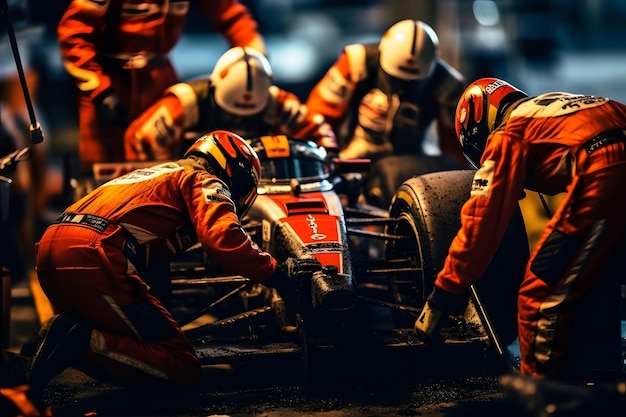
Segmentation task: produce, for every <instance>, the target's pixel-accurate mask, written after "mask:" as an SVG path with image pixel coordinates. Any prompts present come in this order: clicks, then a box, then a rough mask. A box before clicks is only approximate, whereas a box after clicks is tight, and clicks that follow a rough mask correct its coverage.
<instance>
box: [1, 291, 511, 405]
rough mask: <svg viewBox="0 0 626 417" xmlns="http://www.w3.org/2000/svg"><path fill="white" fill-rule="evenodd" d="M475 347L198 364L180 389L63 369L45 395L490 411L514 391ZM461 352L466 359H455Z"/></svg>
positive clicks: (15, 332) (27, 343) (21, 333)
mask: <svg viewBox="0 0 626 417" xmlns="http://www.w3.org/2000/svg"><path fill="white" fill-rule="evenodd" d="M12 295H13V297H12V306H11V331H10V336H11V337H10V345H9V349H8V350H9V353H10V356H11V359H12V360H13V361H14V362H15V363H17V364H18V367H19V366H26V363H27V361H28V356H27V355H30V354H31V351H32V345H31V344H32V342H33V340H34V338H35V335H36V333H37V330H38V327H39V320H40V317H39V315H40V314H41V312H38V311H37V309H36V308H35V304H34V302H33V297H32V294H31V292H30V289H29V288H28V286H27V285H25V284H19V285H16V286H15V287H14V288H13V294H12ZM44 314H45V313H44ZM25 355H26V356H25ZM472 355H473V354H472ZM476 356H478V357H476V358H471V357H469V358H463V357H460V356H459V357H456V358H451V360H450V361H447V360H444V361H443V362H441V361H433V362H432V363H430V364H426V365H425V364H423V363H418V362H414V363H404V362H405V361H404V359H402V358H400V357H399V356H398V357H397V358H396V359H397V360H395V361H394V358H391V357H386V358H382V357H377V356H375V355H372V356H371V358H369V359H368V360H365V361H360V362H358V363H356V362H350V361H345V360H343V361H342V363H331V362H328V361H324V363H321V364H320V363H318V364H314V366H312V367H311V369H308V370H307V371H306V372H305V371H304V368H303V367H302V366H301V364H298V363H297V362H296V363H293V362H290V361H285V362H284V363H281V362H280V361H271V362H268V363H267V364H265V365H263V364H255V365H254V366H251V367H242V368H238V367H233V366H228V365H223V366H222V365H216V366H206V367H204V382H203V384H202V385H201V386H199V387H194V388H188V389H173V388H172V387H171V386H162V385H156V384H147V385H141V386H118V385H112V384H108V383H105V382H101V381H96V380H94V379H92V378H90V377H88V376H86V375H85V374H83V373H82V372H80V371H77V370H74V369H68V370H66V371H64V372H63V373H62V374H61V375H59V376H58V377H56V378H55V379H54V380H53V381H52V382H51V384H50V385H49V386H48V388H47V390H46V392H45V396H44V400H45V402H46V403H47V404H49V405H50V407H51V408H52V411H53V413H54V415H55V416H74V415H76V416H84V415H92V416H94V415H97V416H231V417H244V416H249V417H262V416H264V417H278V416H281V417H304V416H312V417H339V416H342V417H352V416H354V417H357V416H359V417H361V416H381V417H384V416H433V417H435V416H454V415H469V414H465V411H468V410H474V411H476V410H481V412H480V414H481V415H489V414H487V413H488V412H490V411H488V410H493V412H494V413H496V414H497V413H498V412H499V411H502V407H507V408H508V406H510V405H511V401H514V400H513V399H510V398H507V394H506V391H505V389H504V388H503V386H502V385H501V384H500V383H499V378H500V375H501V374H500V373H499V372H498V371H495V370H494V368H493V366H492V365H493V363H492V362H490V361H491V359H488V358H485V357H481V356H483V355H481V353H480V352H476ZM459 361H461V362H463V363H465V364H466V365H467V366H460V367H458V366H456V365H455V363H456V364H457V365H458V363H459ZM373 370H375V372H373ZM507 403H508V406H506V404H507ZM473 414H474V413H473V412H472V415H473ZM496 414H491V415H496Z"/></svg>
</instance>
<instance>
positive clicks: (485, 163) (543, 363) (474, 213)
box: [435, 93, 626, 377]
mask: <svg viewBox="0 0 626 417" xmlns="http://www.w3.org/2000/svg"><path fill="white" fill-rule="evenodd" d="M624 129H626V106H625V105H623V104H620V103H617V102H615V101H611V100H609V99H606V98H602V97H591V96H584V95H574V94H568V93H547V94H543V95H540V96H537V97H532V98H527V99H523V100H522V101H521V102H519V103H516V104H514V108H513V110H512V111H510V113H509V116H508V119H506V120H505V122H504V124H503V125H501V126H500V127H499V128H497V129H496V131H495V132H493V133H492V134H491V136H490V137H489V138H488V140H487V144H486V147H485V151H484V153H483V155H482V159H481V167H480V169H479V170H478V171H477V172H476V174H475V177H474V182H473V187H472V191H471V196H470V197H469V200H468V201H467V202H466V203H465V204H464V206H463V208H462V211H461V222H462V227H461V230H460V231H459V232H458V234H457V235H456V237H455V238H454V240H453V242H452V244H451V246H450V250H449V254H448V257H447V258H446V260H445V265H444V268H443V270H442V271H441V272H440V273H439V275H438V276H437V279H436V281H435V285H436V286H438V287H440V288H442V289H444V290H446V291H448V292H450V293H455V294H456V293H460V292H461V291H462V290H463V289H465V288H467V287H469V285H471V284H472V283H473V282H475V281H476V280H477V279H479V278H480V277H481V275H482V274H483V273H484V272H485V270H486V268H487V266H488V265H489V263H490V261H491V259H492V257H493V256H494V254H495V253H496V249H497V247H498V245H499V242H500V240H501V238H502V236H503V235H504V232H505V231H506V229H507V226H508V224H509V220H510V219H511V217H512V215H513V213H514V210H516V207H517V203H518V199H519V197H520V195H522V193H523V189H529V190H533V191H537V192H541V193H544V194H547V195H554V194H557V193H561V192H565V193H566V194H565V195H564V198H563V199H562V203H561V205H560V206H559V207H558V209H557V210H556V212H555V213H554V215H553V216H552V218H551V219H550V221H549V222H548V224H547V226H546V228H545V231H544V233H543V235H542V236H541V238H540V239H539V241H538V243H537V245H536V247H535V249H534V250H533V252H532V254H531V257H530V261H529V263H528V266H527V268H526V273H525V277H524V279H523V282H522V284H521V288H520V291H519V296H518V309H519V313H518V320H519V321H518V323H519V336H520V347H521V353H522V358H521V370H522V373H523V374H526V375H531V376H534V377H548V376H549V377H552V376H557V377H558V376H559V375H563V374H564V373H565V372H566V371H567V370H566V369H564V367H565V366H566V365H565V361H566V356H567V354H568V351H569V350H570V349H571V348H572V346H570V345H569V342H570V335H571V333H572V329H573V328H575V326H576V325H577V323H576V322H575V321H573V320H574V317H576V315H575V311H576V308H577V307H578V306H579V304H580V301H581V298H582V297H583V296H584V295H585V294H587V293H588V292H589V291H590V289H591V288H592V287H593V286H594V285H596V284H598V283H599V282H600V281H601V280H602V278H603V275H605V272H606V270H607V266H608V265H609V263H610V261H611V257H612V256H614V254H615V250H616V247H618V245H619V244H620V243H621V242H623V241H624V236H625V234H624V233H625V232H626V216H624V213H625V212H626V193H624V179H625V178H626V136H625V132H624ZM502 279H506V277H502ZM616 343H617V342H616Z"/></svg>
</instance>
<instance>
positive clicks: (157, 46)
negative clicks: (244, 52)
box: [58, 0, 266, 175]
mask: <svg viewBox="0 0 626 417" xmlns="http://www.w3.org/2000/svg"><path fill="white" fill-rule="evenodd" d="M195 4H196V5H197V7H198V10H199V11H200V12H201V13H202V14H203V15H204V16H205V17H206V18H207V19H208V20H209V21H210V22H211V23H212V24H213V26H214V27H215V28H216V29H217V31H218V32H220V33H221V34H223V35H224V37H225V38H226V39H227V41H228V42H229V43H230V44H232V45H233V46H252V47H255V48H256V49H258V50H260V51H261V52H263V53H265V52H266V51H265V46H264V43H263V40H262V37H261V36H260V34H259V33H258V32H257V23H256V21H255V20H254V19H253V18H252V16H251V15H250V13H249V11H248V9H247V8H246V7H245V6H244V5H242V4H240V3H239V2H238V1H237V0H197V1H196V2H195ZM189 8H190V1H189V0H73V1H72V2H71V3H70V4H69V6H68V8H67V10H66V12H65V14H64V15H63V17H62V18H61V20H60V22H59V25H58V37H59V44H60V49H61V56H62V59H63V62H64V64H65V68H66V69H67V71H68V73H69V74H70V75H71V76H72V77H73V78H74V79H75V80H76V84H77V86H78V89H79V90H80V93H79V140H78V148H79V159H80V165H81V174H87V175H89V174H91V167H92V164H93V163H96V162H122V161H124V143H123V137H124V129H125V127H126V126H124V127H120V126H103V125H102V124H100V123H99V122H98V119H97V116H96V108H95V105H94V102H93V99H94V98H95V97H96V96H98V94H100V93H102V92H103V91H105V90H106V89H108V88H112V89H113V90H114V92H115V93H116V94H117V96H119V98H120V101H121V103H122V104H123V105H124V107H125V109H126V110H127V111H128V121H130V120H133V119H134V118H136V117H137V116H139V114H140V113H141V112H142V111H144V110H145V109H146V108H147V107H148V106H149V105H151V104H152V103H154V102H155V101H156V100H157V99H158V98H159V97H160V96H161V93H162V92H163V90H164V89H165V88H167V87H169V86H170V85H172V84H174V83H176V82H177V81H178V76H177V74H176V70H175V68H174V67H173V66H172V63H171V61H170V59H169V57H168V54H169V52H170V51H171V50H172V49H173V48H174V46H175V45H176V44H177V43H178V41H179V40H180V38H181V36H182V34H183V27H184V23H185V17H186V15H187V13H188V11H189Z"/></svg>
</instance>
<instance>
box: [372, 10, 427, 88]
mask: <svg viewBox="0 0 626 417" xmlns="http://www.w3.org/2000/svg"><path fill="white" fill-rule="evenodd" d="M438 47H439V38H438V37H437V34H436V33H435V31H434V30H433V28H431V27H430V26H428V25H427V24H426V23H424V22H421V21H419V20H411V19H406V20H401V21H399V22H398V23H396V24H394V25H393V26H391V27H390V28H389V29H387V31H386V32H385V33H384V34H383V36H382V38H381V39H380V43H379V45H378V51H379V54H380V66H381V68H382V69H383V71H385V72H386V73H387V74H388V75H390V76H392V77H394V78H398V79H401V80H407V81H408V80H419V79H421V78H426V77H428V76H429V75H430V73H431V72H432V71H433V69H434V68H435V59H436V58H437V54H438Z"/></svg>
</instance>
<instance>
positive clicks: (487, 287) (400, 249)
mask: <svg viewBox="0 0 626 417" xmlns="http://www.w3.org/2000/svg"><path fill="white" fill-rule="evenodd" d="M474 173H475V171H473V170H459V171H444V172H437V173H431V174H425V175H421V176H418V177H414V178H410V179H408V180H406V181H405V182H404V183H403V184H402V185H401V186H400V187H399V188H398V190H397V191H396V193H395V195H394V197H393V200H392V203H391V206H390V209H389V215H390V217H392V218H398V219H399V221H398V222H397V223H394V225H392V226H389V227H388V228H387V230H386V232H387V233H390V234H394V235H402V236H406V237H407V238H406V239H404V240H401V241H394V240H389V241H388V242H387V245H386V248H385V250H386V256H387V257H388V258H397V259H402V258H406V257H407V256H409V257H410V258H411V260H412V262H413V263H414V266H416V267H421V274H415V275H413V276H411V277H409V278H408V279H407V277H390V289H391V291H392V296H393V298H394V301H395V302H397V303H400V304H405V305H410V306H412V307H422V306H423V305H424V303H425V301H426V298H427V297H428V295H429V294H430V292H431V291H432V288H433V285H434V281H435V278H436V276H437V273H438V272H439V271H440V270H441V268H442V267H443V263H444V260H445V258H446V256H447V253H448V248H449V246H450V243H451V242H452V239H453V238H454V237H455V235H456V233H457V232H458V230H459V228H460V226H461V222H460V210H461V207H462V205H463V204H464V203H465V201H466V200H467V198H468V197H469V192H470V187H471V183H472V180H473V177H474ZM528 258H529V246H528V237H527V234H526V228H525V226H524V221H523V217H522V213H521V210H519V209H518V210H517V211H516V213H515V214H514V216H513V218H512V219H511V223H510V225H509V228H508V230H507V232H506V235H505V236H504V239H503V240H502V242H501V244H500V247H499V249H498V251H497V253H496V255H495V256H494V258H493V260H492V262H491V264H490V266H489V268H488V269H487V271H486V273H485V274H484V275H483V276H482V277H481V279H480V280H478V282H476V284H475V287H476V289H477V292H478V294H479V295H480V298H481V300H482V302H483V305H484V306H485V310H486V311H487V314H488V315H489V317H490V319H491V321H492V324H493V326H494V328H495V331H496V333H497V335H498V337H499V338H500V341H501V342H502V343H503V344H504V345H508V344H509V343H511V342H513V341H514V340H515V338H516V337H517V291H518V288H519V285H520V283H521V280H522V278H523V275H524V270H525V267H526V263H527V262H528ZM408 320H414V317H412V318H409V317H408V316H407V315H404V316H403V315H402V314H401V313H399V314H397V316H396V321H397V322H398V323H397V324H398V325H400V326H403V327H405V326H406V325H408V324H409V323H407V321H408ZM410 325H412V323H410Z"/></svg>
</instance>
